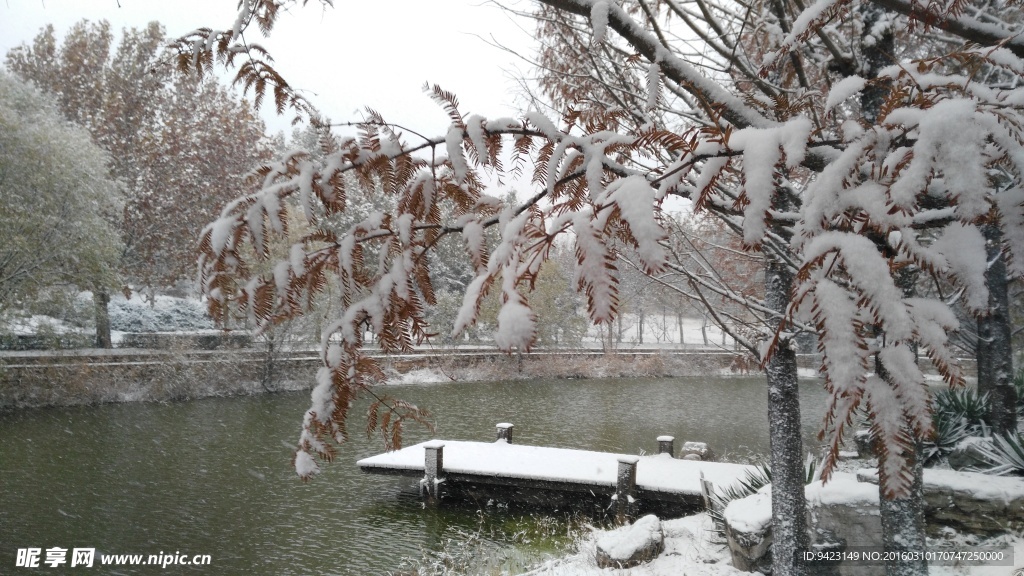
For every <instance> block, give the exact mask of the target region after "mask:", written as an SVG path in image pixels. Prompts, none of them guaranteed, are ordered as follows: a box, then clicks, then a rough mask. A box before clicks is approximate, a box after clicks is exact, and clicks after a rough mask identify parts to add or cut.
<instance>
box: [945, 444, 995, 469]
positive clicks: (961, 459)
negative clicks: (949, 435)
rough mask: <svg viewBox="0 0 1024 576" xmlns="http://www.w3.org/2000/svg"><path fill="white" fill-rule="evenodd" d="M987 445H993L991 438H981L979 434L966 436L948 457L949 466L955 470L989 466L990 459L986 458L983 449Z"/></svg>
mask: <svg viewBox="0 0 1024 576" xmlns="http://www.w3.org/2000/svg"><path fill="white" fill-rule="evenodd" d="M986 445H987V446H988V447H991V446H992V439H991V438H979V437H977V436H971V437H968V438H964V439H963V440H962V441H960V443H959V444H957V445H956V447H955V448H953V451H952V452H950V453H949V456H947V457H946V460H947V461H948V462H949V467H950V468H952V469H954V470H963V469H964V468H985V467H988V466H989V462H988V459H987V458H985V456H984V455H983V453H982V451H981V449H982V448H984V447H986Z"/></svg>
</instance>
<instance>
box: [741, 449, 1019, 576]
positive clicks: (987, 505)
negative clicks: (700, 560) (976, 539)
mask: <svg viewBox="0 0 1024 576" xmlns="http://www.w3.org/2000/svg"><path fill="white" fill-rule="evenodd" d="M770 489H771V487H770V486H767V487H765V488H762V489H761V491H760V492H758V493H757V494H754V495H753V496H748V497H747V498H742V499H738V500H733V501H732V502H730V503H729V505H728V506H726V508H725V511H724V512H723V516H724V518H725V532H726V540H727V541H728V544H729V550H730V553H731V554H732V558H733V566H735V567H736V568H737V569H739V570H744V571H754V570H761V571H764V570H766V569H767V568H768V567H770V564H771V549H770V546H771V542H772V529H771V522H772V507H771V490H770ZM804 494H805V495H806V497H807V515H808V518H807V527H808V531H809V537H810V544H811V545H812V546H819V547H833V546H835V547H839V548H851V547H853V548H859V547H870V548H875V549H881V547H882V521H881V515H880V514H879V510H878V498H879V496H878V472H877V470H876V469H873V468H865V469H861V470H858V471H857V473H856V474H849V473H843V472H839V473H836V474H833V475H832V478H831V480H829V482H828V483H826V484H822V482H820V481H818V482H812V483H811V484H808V485H807V487H806V488H805V489H804ZM924 500H925V521H926V523H927V524H928V527H929V529H930V532H934V531H935V530H932V529H937V528H939V527H951V528H952V529H955V530H957V531H962V532H965V533H970V534H975V535H993V534H1000V533H1004V532H1006V530H1008V529H1009V530H1013V529H1020V527H1021V525H1022V523H1024V520H1022V519H1024V478H1014V477H1005V476H991V475H988V474H979V473H974V472H960V471H956V470H938V469H934V468H928V469H926V470H925V471H924ZM877 568H878V567H877V566H870V565H846V564H844V565H842V566H840V568H839V570H840V574H843V575H844V576H860V575H864V576H868V575H872V574H875V573H877Z"/></svg>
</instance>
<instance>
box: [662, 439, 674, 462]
mask: <svg viewBox="0 0 1024 576" xmlns="http://www.w3.org/2000/svg"><path fill="white" fill-rule="evenodd" d="M675 442H676V439H675V438H674V437H672V436H658V454H668V455H669V456H671V457H672V458H675V457H676V448H675Z"/></svg>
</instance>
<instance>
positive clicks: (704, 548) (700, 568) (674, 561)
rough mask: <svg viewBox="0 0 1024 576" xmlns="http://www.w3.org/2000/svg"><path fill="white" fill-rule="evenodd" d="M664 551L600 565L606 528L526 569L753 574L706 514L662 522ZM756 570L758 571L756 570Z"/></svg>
mask: <svg viewBox="0 0 1024 576" xmlns="http://www.w3.org/2000/svg"><path fill="white" fill-rule="evenodd" d="M661 527H662V531H663V532H664V534H665V551H664V552H663V553H662V554H661V556H659V557H658V558H656V559H654V560H652V561H651V562H648V563H646V564H643V565H640V566H637V567H635V568H629V569H624V570H619V569H613V568H608V569H601V568H598V567H597V561H596V559H595V551H596V548H597V540H598V538H600V537H601V536H602V535H603V534H604V531H595V532H594V533H593V534H591V536H590V537H588V538H586V539H585V540H584V541H583V542H581V543H580V547H579V551H578V552H576V553H575V554H573V555H571V556H568V557H565V558H560V559H557V560H551V561H549V562H547V563H545V564H544V565H542V566H540V567H538V568H536V569H534V570H532V571H530V572H527V573H526V574H527V575H529V576H542V575H543V576H591V575H594V576H597V575H609V576H610V575H615V576H625V575H627V574H628V575H630V576H680V575H682V574H686V575H687V576H739V575H741V574H743V575H745V576H751V573H750V572H741V571H739V570H737V569H736V568H733V567H732V565H731V558H730V555H729V549H728V548H727V547H726V546H725V544H724V543H722V542H716V541H715V533H714V526H713V524H712V522H711V519H710V517H709V516H708V515H707V514H697V515H695V516H687V517H685V518H679V519H677V520H667V521H664V522H662V524H661ZM754 574H756V573H754Z"/></svg>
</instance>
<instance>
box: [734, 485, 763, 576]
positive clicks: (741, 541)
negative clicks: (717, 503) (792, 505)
mask: <svg viewBox="0 0 1024 576" xmlns="http://www.w3.org/2000/svg"><path fill="white" fill-rule="evenodd" d="M722 517H723V518H724V519H725V537H726V541H727V542H728V543H729V551H730V552H731V553H732V565H733V566H735V567H736V568H737V569H739V570H742V571H744V572H753V571H756V570H760V571H762V572H764V571H766V570H768V569H770V568H771V563H772V557H771V554H770V552H771V545H772V492H771V487H770V486H766V487H764V488H762V489H761V491H759V492H758V493H757V494H753V495H751V496H748V497H746V498H740V499H738V500H733V501H732V502H729V504H728V506H726V507H725V510H724V511H723V512H722Z"/></svg>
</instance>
